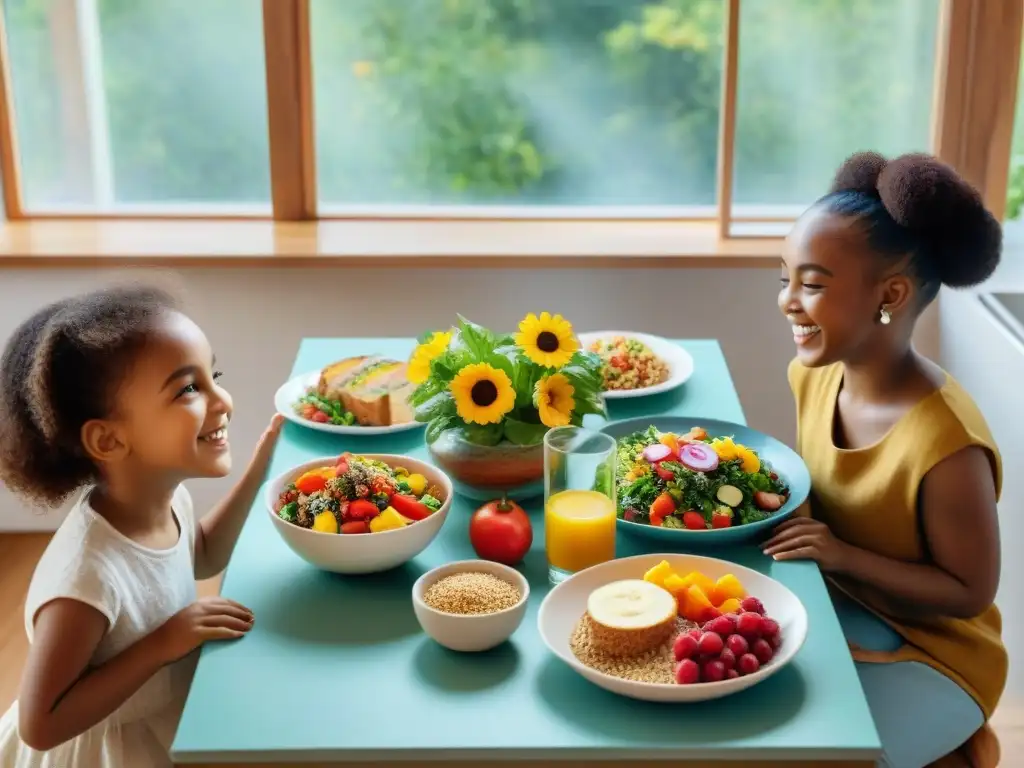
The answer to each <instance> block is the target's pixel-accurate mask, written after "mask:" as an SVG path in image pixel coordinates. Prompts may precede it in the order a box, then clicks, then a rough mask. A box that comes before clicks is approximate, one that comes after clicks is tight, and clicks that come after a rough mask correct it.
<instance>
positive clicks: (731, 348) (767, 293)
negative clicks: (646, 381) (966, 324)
mask: <svg viewBox="0 0 1024 768" xmlns="http://www.w3.org/2000/svg"><path fill="white" fill-rule="evenodd" d="M124 274H125V273H123V272H121V273H113V272H101V271H99V270H95V269H83V270H65V269H52V270H51V269H40V270H14V269H7V270H4V269H2V268H0V339H3V340H5V339H6V338H7V337H8V336H9V335H10V333H11V332H12V331H13V329H14V327H15V326H16V325H17V324H18V323H19V322H20V321H21V320H22V319H24V318H25V317H27V316H28V315H29V314H30V313H31V312H33V311H34V310H35V309H37V308H39V307H40V306H41V305H42V304H43V303H45V302H48V301H51V300H53V299H56V298H59V297H61V296H64V295H67V294H69V293H74V292H77V291H82V290H86V289H88V288H90V287H93V286H96V285H99V284H102V283H103V282H104V281H105V280H109V279H111V278H116V277H118V276H120V275H124ZM145 274H146V273H144V275H145ZM144 275H143V276H144ZM176 277H177V278H179V279H180V280H181V281H182V283H183V285H184V287H185V289H186V291H187V295H188V297H189V300H190V302H191V307H190V308H191V310H192V314H193V316H194V317H195V319H196V320H197V321H198V322H199V323H200V325H202V326H203V328H204V329H205V330H206V332H207V334H208V335H209V336H210V338H211V341H212V343H213V345H214V348H215V349H216V352H217V357H218V363H219V364H220V367H222V369H223V370H224V372H225V378H224V384H225V386H226V387H227V388H228V389H229V391H230V392H231V394H232V395H233V396H234V400H235V407H236V412H235V419H234V421H233V423H232V432H233V435H232V438H233V439H232V442H233V444H234V450H235V456H236V461H235V465H236V467H240V466H241V465H242V464H243V463H244V459H245V458H246V454H247V453H248V450H249V446H251V445H252V444H253V441H254V440H255V439H256V437H257V436H258V434H259V432H260V431H261V430H262V428H263V427H264V425H265V423H266V421H267V419H269V417H270V415H271V413H272V411H273V404H272V400H273V394H274V391H275V390H276V389H277V387H278V386H279V385H280V384H281V383H282V382H283V381H284V379H285V378H286V377H287V375H288V373H289V371H290V370H291V366H292V362H293V360H294V357H295V352H296V350H297V348H298V344H299V341H300V339H302V337H303V336H417V335H419V334H420V333H421V332H423V331H424V330H426V329H429V328H436V327H446V326H447V325H448V324H450V323H451V322H452V321H453V320H454V316H455V313H456V312H460V313H462V314H463V315H465V316H467V317H469V318H471V319H473V320H475V321H476V322H479V323H483V324H484V325H488V326H491V327H496V328H503V329H509V330H511V329H513V328H514V326H515V323H516V322H518V320H519V319H520V317H521V316H522V315H524V314H525V313H526V312H529V311H534V312H539V311H542V310H549V311H553V312H560V313H562V314H563V315H565V316H566V317H568V318H569V319H570V320H571V321H572V322H573V323H574V325H575V326H576V328H577V330H580V331H583V330H600V329H601V328H602V327H603V328H626V329H632V330H637V331H647V332H651V333H658V334H661V335H665V336H670V337H677V338H717V339H718V340H719V342H720V343H721V345H722V348H723V350H724V352H725V355H726V358H727V360H728V363H729V367H730V371H731V373H732V376H733V379H734V381H735V383H736V386H737V388H738V390H739V394H740V398H741V400H742V403H743V407H744V410H745V412H746V416H747V421H748V422H749V423H750V424H751V426H754V427H756V428H758V429H761V430H764V431H767V432H769V433H771V434H773V435H776V436H777V437H779V438H780V439H782V440H784V441H786V442H788V443H792V440H793V435H794V425H793V405H792V399H791V395H790V392H789V387H788V385H787V383H786V365H787V363H788V362H789V360H790V358H791V357H792V354H793V342H792V337H791V336H790V332H789V330H788V326H787V325H786V324H785V322H784V320H783V319H782V317H781V316H780V315H779V311H778V309H777V307H776V295H777V290H778V282H777V281H778V271H777V269H776V268H775V267H774V266H772V267H771V268H765V269H718V270H699V269H675V270H654V269H651V270H625V269H610V270H587V271H570V270H558V271H553V270H539V271H535V270H492V269H478V270H429V269H428V270H356V269H351V270H346V269H318V270H313V271H302V270H297V269H283V270H272V269H252V270H248V271H243V270H239V269H226V270H207V269H193V270H182V271H180V272H178V273H177V276H176ZM230 482H231V480H230V478H229V479H227V480H221V481H206V482H198V483H193V484H190V489H191V490H192V492H193V494H194V495H195V498H196V503H197V508H199V509H203V508H205V507H206V506H207V505H209V504H212V503H213V502H214V500H215V499H217V497H218V496H219V495H220V494H221V493H222V492H223V491H224V489H225V488H226V487H227V485H228V484H229V483H230ZM60 519H61V514H60V513H50V514H39V513H37V512H33V511H29V510H27V509H26V508H25V507H24V506H23V505H22V504H21V502H20V501H19V500H17V499H16V498H14V497H13V496H12V495H11V494H10V493H9V492H7V491H5V490H4V489H2V488H0V531H2V530H30V529H50V528H53V527H55V526H56V525H57V523H58V522H59V520H60Z"/></svg>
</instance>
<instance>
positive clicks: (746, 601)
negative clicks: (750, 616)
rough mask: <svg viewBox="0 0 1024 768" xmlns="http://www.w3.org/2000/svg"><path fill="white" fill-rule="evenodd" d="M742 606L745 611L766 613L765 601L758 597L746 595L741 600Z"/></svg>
mask: <svg viewBox="0 0 1024 768" xmlns="http://www.w3.org/2000/svg"><path fill="white" fill-rule="evenodd" d="M740 607H741V608H743V610H744V612H746V613H758V614H761V615H764V603H762V602H761V601H760V600H758V599H757V598H756V597H753V596H749V597H744V598H743V599H742V600H741V601H740Z"/></svg>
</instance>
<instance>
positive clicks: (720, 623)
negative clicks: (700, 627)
mask: <svg viewBox="0 0 1024 768" xmlns="http://www.w3.org/2000/svg"><path fill="white" fill-rule="evenodd" d="M704 631H705V632H714V633H715V634H716V635H721V636H722V637H728V636H729V635H731V634H732V633H733V632H735V631H736V625H735V624H734V623H733V622H732V621H730V620H729V617H728V616H719V617H718V618H717V619H712V620H711V621H709V622H708V623H707V624H705V625H704Z"/></svg>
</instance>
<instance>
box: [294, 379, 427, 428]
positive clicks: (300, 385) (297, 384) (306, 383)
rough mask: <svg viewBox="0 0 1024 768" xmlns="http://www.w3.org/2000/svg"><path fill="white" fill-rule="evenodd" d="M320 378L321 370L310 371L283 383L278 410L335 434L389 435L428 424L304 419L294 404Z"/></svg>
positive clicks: (297, 421)
mask: <svg viewBox="0 0 1024 768" xmlns="http://www.w3.org/2000/svg"><path fill="white" fill-rule="evenodd" d="M319 380H320V371H310V372H309V373H303V374H301V375H299V376H296V377H295V378H293V379H291V380H289V381H287V382H285V383H284V384H282V385H281V387H280V388H279V389H278V390H277V392H276V393H275V394H274V407H275V408H276V409H277V412H278V413H280V414H281V415H282V416H284V417H285V418H286V419H288V420H289V421H291V422H294V423H295V424H298V425H299V426H300V427H305V428H306V429H315V430H317V431H318V432H329V433H331V434H334V435H388V434H391V433H392V432H405V431H406V430H409V429H418V428H420V427H423V426H426V425H425V424H424V423H423V422H421V421H407V422H405V423H403V424H391V425H388V426H386V427H363V426H360V425H359V424H352V425H347V424H320V423H319V422H316V421H310V420H309V419H304V418H302V416H300V415H299V414H297V413H296V412H295V409H294V407H293V404H294V403H296V402H298V401H299V399H300V398H302V397H303V396H304V395H305V394H306V392H307V391H309V389H310V387H315V386H316V384H317V382H318V381H319Z"/></svg>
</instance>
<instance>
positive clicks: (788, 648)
mask: <svg viewBox="0 0 1024 768" xmlns="http://www.w3.org/2000/svg"><path fill="white" fill-rule="evenodd" d="M662 561H667V562H668V564H669V565H670V566H671V567H672V569H673V571H675V572H676V573H689V572H691V571H700V572H701V573H703V574H705V575H706V576H708V577H710V578H711V579H715V580H717V579H718V578H720V577H722V576H724V575H726V574H733V575H734V576H736V577H737V578H738V579H739V581H740V582H741V583H742V585H743V587H744V588H745V590H746V592H747V594H749V595H753V596H755V597H757V598H758V599H760V600H761V602H762V603H763V605H764V608H765V612H766V615H767V616H770V617H771V618H773V619H775V621H777V622H778V624H779V631H780V633H781V637H782V643H781V645H779V647H778V648H777V649H776V650H775V655H774V657H773V658H772V659H771V660H770V661H769V662H768V663H767V664H765V665H764V666H762V667H760V668H759V669H758V670H757V671H756V672H752V673H751V674H748V675H744V676H741V677H736V678H733V679H731V680H722V681H719V682H709V683H692V684H688V685H681V684H678V683H643V682H637V681H633V680H624V679H622V678H619V677H615V676H613V675H609V674H606V673H604V672H601V671H598V670H597V669H593V668H591V667H589V666H587V665H585V664H584V663H583V662H581V661H580V660H579V659H578V658H576V655H575V654H574V653H573V651H572V648H571V647H570V639H571V637H572V634H573V630H574V628H575V626H576V623H577V622H578V621H579V619H580V617H581V616H583V614H584V613H586V611H587V598H588V597H589V596H590V593H591V592H593V591H594V590H595V589H597V588H599V587H603V586H605V585H606V584H610V583H612V582H614V581H620V580H625V579H642V578H643V576H644V574H645V573H646V572H647V571H648V570H649V569H651V568H653V567H654V566H656V565H658V563H660V562H662ZM537 627H538V629H539V630H540V635H541V637H542V638H543V639H544V642H545V644H546V645H547V646H548V648H549V649H550V650H551V652H552V653H553V654H555V655H556V656H557V657H558V658H560V659H561V660H562V661H564V662H565V663H566V664H568V665H569V666H570V667H571V668H572V669H573V670H575V671H576V672H578V673H579V674H580V675H582V676H583V677H585V678H586V679H587V680H589V681H590V682H592V683H594V684H595V685H598V686H600V687H601V688H604V689H605V690H607V691H611V692H612V693H617V694H619V695H620V696H626V697H628V698H632V699H641V700H644V701H657V702H694V701H708V700H710V699H718V698H722V697H723V696H729V695H731V694H733V693H738V692H739V691H742V690H745V689H747V688H750V687H751V686H754V685H757V684H758V683H760V682H761V681H762V680H766V679H768V678H769V677H771V676H772V675H774V674H775V673H776V672H778V671H779V670H780V669H782V668H783V667H784V666H786V665H787V664H789V663H790V662H791V661H792V660H793V658H794V657H795V656H796V654H797V653H798V652H799V650H800V648H801V647H802V646H803V644H804V640H805V639H806V638H807V609H806V608H804V605H803V603H801V602H800V599H799V598H798V597H797V596H796V595H794V594H793V593H792V592H791V591H790V590H789V589H788V588H787V587H785V586H784V585H782V584H780V583H779V582H778V581H776V580H775V579H773V578H771V577H769V576H765V575H764V574H763V573H759V572H758V571H755V570H752V569H750V568H746V567H744V566H741V565H737V564H735V563H730V562H727V561H725V560H719V559H717V558H711V557H701V556H699V555H682V554H654V555H637V556H635V557H624V558H620V559H617V560H609V561H608V562H605V563H601V564H600V565H595V566H592V567H590V568H587V569H586V570H584V571H580V572H579V573H576V574H573V575H572V576H570V577H569V578H568V579H566V580H565V581H563V582H562V583H561V584H559V585H558V586H556V587H555V588H554V589H552V590H551V591H550V592H549V593H548V594H547V596H546V597H545V598H544V601H543V602H542V603H541V606H540V610H539V611H538V614H537Z"/></svg>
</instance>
